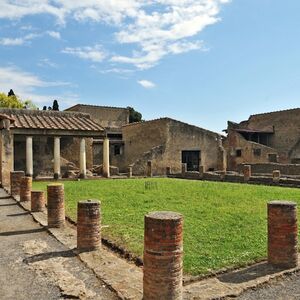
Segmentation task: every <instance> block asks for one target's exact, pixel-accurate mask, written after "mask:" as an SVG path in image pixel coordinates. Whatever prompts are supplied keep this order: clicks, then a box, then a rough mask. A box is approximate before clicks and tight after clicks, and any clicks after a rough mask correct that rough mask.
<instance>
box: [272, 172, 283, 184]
mask: <svg viewBox="0 0 300 300" xmlns="http://www.w3.org/2000/svg"><path fill="white" fill-rule="evenodd" d="M280 176H281V175H280V171H279V170H274V171H273V182H279V181H280Z"/></svg>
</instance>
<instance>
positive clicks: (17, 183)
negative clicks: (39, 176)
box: [10, 171, 25, 197]
mask: <svg viewBox="0 0 300 300" xmlns="http://www.w3.org/2000/svg"><path fill="white" fill-rule="evenodd" d="M24 176H25V173H24V172H23V171H13V172H10V184H11V188H10V193H11V195H12V196H13V197H15V196H20V187H21V181H22V178H23V177H24Z"/></svg>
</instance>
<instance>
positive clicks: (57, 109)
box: [52, 100, 59, 111]
mask: <svg viewBox="0 0 300 300" xmlns="http://www.w3.org/2000/svg"><path fill="white" fill-rule="evenodd" d="M52 110H56V111H59V105H58V102H57V100H54V101H53V105H52Z"/></svg>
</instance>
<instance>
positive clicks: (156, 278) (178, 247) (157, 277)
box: [143, 211, 183, 300]
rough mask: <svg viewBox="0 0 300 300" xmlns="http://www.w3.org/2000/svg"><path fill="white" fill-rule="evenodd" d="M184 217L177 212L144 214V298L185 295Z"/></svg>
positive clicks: (167, 298) (170, 298)
mask: <svg viewBox="0 0 300 300" xmlns="http://www.w3.org/2000/svg"><path fill="white" fill-rule="evenodd" d="M182 256H183V217H182V215H180V214H178V213H175V212H165V211H162V212H152V213H149V214H147V215H146V216H145V235H144V278H143V300H150V299H151V300H157V299H164V300H179V299H182V267H183V263H182Z"/></svg>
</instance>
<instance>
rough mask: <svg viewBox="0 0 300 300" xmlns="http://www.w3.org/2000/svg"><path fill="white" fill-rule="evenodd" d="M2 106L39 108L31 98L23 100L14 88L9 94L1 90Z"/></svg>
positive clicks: (0, 105) (0, 101) (0, 99)
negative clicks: (15, 92)
mask: <svg viewBox="0 0 300 300" xmlns="http://www.w3.org/2000/svg"><path fill="white" fill-rule="evenodd" d="M0 107H2V108H4V107H6V108H26V109H37V106H36V105H35V104H34V103H33V102H32V101H31V100H24V101H23V100H21V99H20V98H19V97H18V96H16V95H15V94H14V92H13V90H10V91H9V93H8V95H6V94H5V93H1V92H0Z"/></svg>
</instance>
